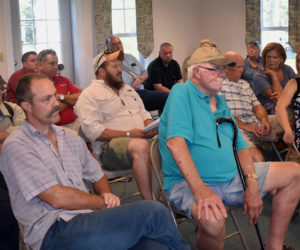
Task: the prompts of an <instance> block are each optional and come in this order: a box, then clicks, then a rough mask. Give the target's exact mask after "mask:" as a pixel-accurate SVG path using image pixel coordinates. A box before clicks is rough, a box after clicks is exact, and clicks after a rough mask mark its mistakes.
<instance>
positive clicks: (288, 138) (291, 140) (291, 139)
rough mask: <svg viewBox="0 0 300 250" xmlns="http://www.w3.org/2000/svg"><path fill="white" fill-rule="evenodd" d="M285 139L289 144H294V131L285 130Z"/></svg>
mask: <svg viewBox="0 0 300 250" xmlns="http://www.w3.org/2000/svg"><path fill="white" fill-rule="evenodd" d="M283 141H284V142H285V143H286V144H289V145H291V144H293V143H294V141H295V135H294V132H293V131H292V130H289V131H285V132H284V135H283Z"/></svg>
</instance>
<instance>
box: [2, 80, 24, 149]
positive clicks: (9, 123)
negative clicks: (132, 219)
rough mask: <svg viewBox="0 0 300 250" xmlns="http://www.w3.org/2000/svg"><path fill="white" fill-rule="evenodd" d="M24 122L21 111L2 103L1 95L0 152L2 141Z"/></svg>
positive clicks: (10, 103) (18, 108) (9, 104)
mask: <svg viewBox="0 0 300 250" xmlns="http://www.w3.org/2000/svg"><path fill="white" fill-rule="evenodd" d="M1 89H2V84H1V83H0V90H1ZM24 120H25V114H24V112H23V110H22V109H21V108H20V107H19V106H18V105H17V104H15V103H12V102H5V101H2V94H0V150H1V147H2V144H3V142H4V140H5V139H6V138H7V137H8V135H9V134H10V133H11V132H12V131H13V130H15V129H16V128H18V127H19V126H21V125H22V124H23V121H24Z"/></svg>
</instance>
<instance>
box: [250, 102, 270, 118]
mask: <svg viewBox="0 0 300 250" xmlns="http://www.w3.org/2000/svg"><path fill="white" fill-rule="evenodd" d="M253 110H254V114H255V116H256V118H257V119H258V120H260V121H268V114H267V111H266V109H265V108H264V107H263V106H262V105H261V104H258V105H256V106H255V107H254V109H253Z"/></svg>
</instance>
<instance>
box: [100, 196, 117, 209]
mask: <svg viewBox="0 0 300 250" xmlns="http://www.w3.org/2000/svg"><path fill="white" fill-rule="evenodd" d="M102 197H103V199H104V204H105V205H106V207H107V208H111V207H118V206H120V199H119V197H117V196H115V195H114V194H112V193H103V194H102Z"/></svg>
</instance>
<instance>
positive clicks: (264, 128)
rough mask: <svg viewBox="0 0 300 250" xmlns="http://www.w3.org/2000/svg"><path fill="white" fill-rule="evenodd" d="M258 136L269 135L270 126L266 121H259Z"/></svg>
mask: <svg viewBox="0 0 300 250" xmlns="http://www.w3.org/2000/svg"><path fill="white" fill-rule="evenodd" d="M260 134H261V135H263V136H266V135H269V134H271V126H270V123H269V122H268V121H264V120H263V121H261V124H260Z"/></svg>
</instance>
